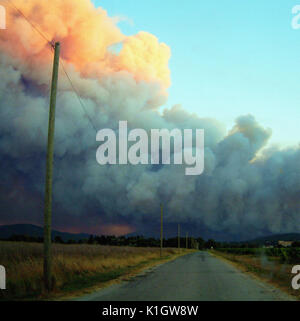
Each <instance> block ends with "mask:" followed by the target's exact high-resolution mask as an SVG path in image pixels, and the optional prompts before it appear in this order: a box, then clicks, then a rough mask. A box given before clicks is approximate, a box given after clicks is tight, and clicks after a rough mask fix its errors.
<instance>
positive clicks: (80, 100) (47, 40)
mask: <svg viewBox="0 0 300 321" xmlns="http://www.w3.org/2000/svg"><path fill="white" fill-rule="evenodd" d="M6 1H8V2H9V3H10V5H11V6H12V7H13V8H14V9H15V10H16V11H17V12H18V13H19V14H20V15H21V16H22V17H23V18H24V19H25V20H26V21H27V22H28V23H29V24H30V26H31V27H32V28H33V29H34V30H35V31H36V32H37V33H38V34H39V35H40V36H41V37H42V38H43V39H44V40H45V41H46V42H47V43H48V44H49V45H50V46H51V50H53V49H54V44H53V43H52V41H50V40H49V39H48V38H47V37H46V36H45V35H44V34H43V33H42V32H41V31H40V30H39V29H38V28H37V27H36V26H35V25H34V24H33V23H32V22H31V21H30V20H29V19H28V18H27V17H26V16H25V14H24V13H23V12H22V11H21V10H20V9H19V8H17V7H16V6H15V5H14V3H13V2H12V1H11V0H6ZM60 63H61V66H62V69H63V71H64V73H65V75H66V77H67V79H68V81H69V83H70V85H71V87H72V89H73V91H74V92H75V94H76V96H77V99H78V101H79V104H80V106H81V108H82V109H83V112H84V114H85V115H86V117H87V118H88V120H89V122H90V124H91V126H92V127H93V129H94V130H95V132H96V133H97V129H96V127H95V125H94V124H93V122H92V119H91V117H90V116H89V114H88V112H87V109H86V107H85V105H84V103H83V101H82V99H81V98H80V96H79V94H78V91H77V90H76V88H75V86H74V84H73V83H72V80H71V78H70V76H69V75H68V73H67V71H66V68H65V66H64V63H63V61H62V59H60Z"/></svg>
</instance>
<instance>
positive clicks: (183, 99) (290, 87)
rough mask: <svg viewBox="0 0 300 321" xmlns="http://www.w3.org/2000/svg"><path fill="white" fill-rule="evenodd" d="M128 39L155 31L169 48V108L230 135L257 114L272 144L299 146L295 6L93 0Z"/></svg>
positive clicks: (299, 46) (286, 1)
mask: <svg viewBox="0 0 300 321" xmlns="http://www.w3.org/2000/svg"><path fill="white" fill-rule="evenodd" d="M94 4H95V6H101V7H102V8H104V9H105V10H107V12H108V14H109V15H110V16H116V17H120V18H121V21H120V22H119V24H118V25H119V27H120V28H121V30H122V31H123V32H124V33H125V34H126V35H132V34H135V33H137V32H138V31H140V30H143V31H147V32H150V33H153V34H154V35H155V36H156V37H158V38H159V41H162V42H165V43H166V44H167V45H168V46H170V48H171V52H172V56H171V59H170V63H169V67H170V70H171V82H172V85H171V88H170V89H169V99H168V102H167V104H166V106H168V107H169V106H172V105H174V104H183V106H184V108H185V109H187V110H189V111H191V112H195V113H197V114H198V115H199V116H201V117H212V118H217V119H218V120H220V121H222V122H224V123H225V124H226V126H227V128H228V129H230V128H231V127H232V126H233V124H234V120H235V119H236V118H237V117H238V116H240V115H243V114H249V113H251V114H253V115H254V116H255V117H256V119H257V120H258V122H259V123H261V124H262V125H263V126H265V127H269V128H271V129H272V131H273V134H272V137H271V139H270V141H269V144H279V146H281V147H286V146H290V145H298V143H299V134H300V129H299V119H300V108H299V105H300V90H299V73H300V29H299V30H294V29H293V28H292V27H291V21H292V18H293V16H294V15H293V14H292V8H293V7H294V6H295V5H297V4H298V2H297V1H294V0H292V1H291V0H276V1H261V0H251V1H237V0H222V1H198V0H187V1H180V2H179V1H175V0H164V1H160V0H143V1H137V0H126V1H124V0H98V1H97V0H96V1H94Z"/></svg>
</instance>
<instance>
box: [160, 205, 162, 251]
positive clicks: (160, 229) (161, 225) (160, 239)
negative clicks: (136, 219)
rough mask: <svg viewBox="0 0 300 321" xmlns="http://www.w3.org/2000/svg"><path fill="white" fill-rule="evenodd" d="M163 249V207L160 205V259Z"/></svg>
mask: <svg viewBox="0 0 300 321" xmlns="http://www.w3.org/2000/svg"><path fill="white" fill-rule="evenodd" d="M162 249H163V205H162V204H160V257H162Z"/></svg>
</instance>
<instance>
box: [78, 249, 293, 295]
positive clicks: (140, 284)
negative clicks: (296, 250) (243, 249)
mask: <svg viewBox="0 0 300 321" xmlns="http://www.w3.org/2000/svg"><path fill="white" fill-rule="evenodd" d="M76 300H79V301H236V300H239V301H240V300H241V301H245V300H246V301H253V300H255V301H257V300H259V301H262V300H263V301H274V300H276V301H281V300H291V297H290V296H288V295H287V294H285V293H283V292H281V291H279V290H277V289H275V288H273V287H271V286H270V285H267V284H264V283H262V282H260V281H258V280H256V279H254V278H252V277H250V276H249V275H247V274H245V273H243V272H241V271H240V270H238V269H236V268H235V267H233V266H232V265H231V264H229V263H227V262H224V261H223V260H220V259H218V258H216V257H214V256H213V255H211V254H209V253H207V252H196V253H192V254H188V255H185V256H181V257H179V258H177V259H176V260H174V261H171V262H167V263H165V264H162V265H159V266H157V267H155V268H152V269H150V270H147V271H145V272H144V273H142V274H139V275H138V276H136V277H135V278H133V279H131V280H130V281H126V282H123V283H120V284H115V285H112V286H110V287H108V288H105V289H103V290H100V291H98V292H94V293H92V294H88V295H85V296H83V297H80V298H77V299H76Z"/></svg>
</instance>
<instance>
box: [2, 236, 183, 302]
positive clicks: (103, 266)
mask: <svg viewBox="0 0 300 321" xmlns="http://www.w3.org/2000/svg"><path fill="white" fill-rule="evenodd" d="M52 250H53V284H54V289H53V293H54V294H55V293H56V294H58V293H71V292H73V291H76V290H80V289H84V288H87V287H89V286H93V285H95V284H99V283H103V282H106V281H109V280H112V279H115V278H118V277H119V276H121V275H126V273H129V272H130V271H131V270H132V269H133V268H137V267H143V266H146V265H147V264H149V263H151V262H152V263H153V262H155V261H157V262H160V261H161V260H162V259H169V258H172V257H174V256H177V255H178V251H177V249H174V248H168V249H164V250H163V258H162V259H161V258H160V255H159V248H136V247H117V246H101V245H87V244H82V245H78V244H76V245H63V244H53V247H52ZM184 253H185V251H184V250H182V252H181V254H184ZM0 264H1V265H3V266H5V268H6V278H7V290H5V291H1V292H0V298H1V299H24V298H27V299H30V298H32V299H36V298H44V297H45V293H44V291H43V282H42V277H43V245H42V244H38V243H20V242H0ZM4 294H5V297H4ZM1 295H2V297H1Z"/></svg>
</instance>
